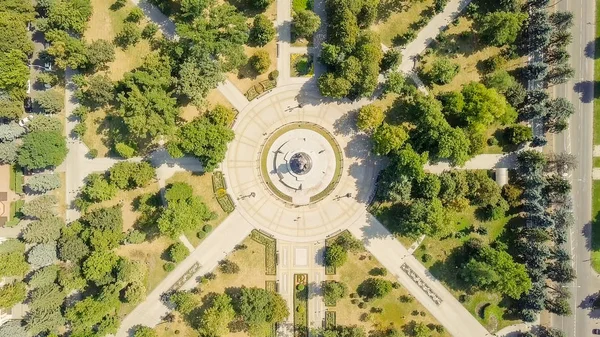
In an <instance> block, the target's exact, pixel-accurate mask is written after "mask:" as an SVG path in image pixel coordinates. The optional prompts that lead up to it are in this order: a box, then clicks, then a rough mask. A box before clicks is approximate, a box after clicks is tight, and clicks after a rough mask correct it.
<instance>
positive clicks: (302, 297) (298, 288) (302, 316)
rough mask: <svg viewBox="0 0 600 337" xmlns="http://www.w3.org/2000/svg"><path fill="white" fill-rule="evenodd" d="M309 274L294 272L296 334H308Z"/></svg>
mask: <svg viewBox="0 0 600 337" xmlns="http://www.w3.org/2000/svg"><path fill="white" fill-rule="evenodd" d="M307 308H308V274H294V336H295V337H307V336H308V310H307Z"/></svg>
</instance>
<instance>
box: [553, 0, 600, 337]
mask: <svg viewBox="0 0 600 337" xmlns="http://www.w3.org/2000/svg"><path fill="white" fill-rule="evenodd" d="M596 3H597V2H596V1H589V0H569V1H558V2H557V5H556V7H555V9H556V10H562V11H569V12H572V13H573V23H574V25H573V28H571V32H572V33H573V40H572V42H571V43H570V44H569V45H568V47H567V50H568V51H569V54H570V55H571V60H570V61H571V65H572V66H573V69H574V70H575V76H574V77H573V79H571V80H570V81H568V82H567V83H565V84H562V85H558V86H555V87H554V94H555V96H556V97H564V98H566V99H568V100H569V101H570V102H572V103H573V105H574V106H575V113H574V114H573V116H571V119H570V121H569V129H568V130H566V131H564V132H562V133H561V134H560V135H558V136H557V137H554V138H555V143H554V151H555V152H567V153H571V154H574V155H575V156H576V158H577V161H578V163H579V164H578V165H577V167H576V168H575V169H574V170H573V172H572V174H571V177H570V178H571V184H572V187H573V188H572V190H571V191H572V196H573V215H574V217H575V224H574V226H572V227H571V228H570V233H569V237H568V240H567V243H566V244H565V247H564V248H565V249H567V251H569V252H570V253H571V254H572V263H573V268H574V269H575V273H576V275H577V279H575V281H574V282H572V283H570V284H568V285H566V286H568V287H569V289H570V290H571V293H572V296H571V300H570V305H571V309H572V311H573V314H572V315H570V316H566V317H565V316H552V325H553V326H554V327H556V328H560V329H561V330H563V331H564V332H565V333H566V334H567V336H569V337H580V336H590V335H591V330H592V329H595V328H596V329H600V320H598V319H597V317H598V311H591V310H590V308H589V306H588V305H586V302H587V300H588V299H589V298H590V296H594V295H593V294H595V293H597V292H598V289H600V279H599V275H598V274H597V273H596V272H595V271H594V270H593V269H592V268H591V266H590V261H591V251H592V247H591V243H592V239H591V236H592V219H593V218H592V217H593V216H595V214H594V215H592V164H593V161H592V155H593V149H592V147H593V146H592V145H593V125H594V97H595V96H594V95H598V93H596V92H594V90H595V88H594V83H595V82H594V62H595V61H594V60H595V58H597V57H599V56H600V55H595V56H594V51H595V47H598V46H597V45H596V46H595V45H594V44H595V43H598V40H597V39H596V28H597V27H596V17H595V13H596V10H598V9H597V8H596ZM594 229H597V228H594Z"/></svg>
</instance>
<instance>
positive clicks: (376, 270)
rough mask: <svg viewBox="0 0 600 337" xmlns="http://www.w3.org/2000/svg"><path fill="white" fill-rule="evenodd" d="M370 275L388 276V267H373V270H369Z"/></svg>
mask: <svg viewBox="0 0 600 337" xmlns="http://www.w3.org/2000/svg"><path fill="white" fill-rule="evenodd" d="M369 275H372V276H386V275H387V269H385V268H373V269H371V271H369Z"/></svg>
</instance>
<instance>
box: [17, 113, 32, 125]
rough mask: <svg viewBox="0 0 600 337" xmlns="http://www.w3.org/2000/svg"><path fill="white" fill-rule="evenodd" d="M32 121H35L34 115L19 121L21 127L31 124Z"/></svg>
mask: <svg viewBox="0 0 600 337" xmlns="http://www.w3.org/2000/svg"><path fill="white" fill-rule="evenodd" d="M32 119H33V115H29V116H27V117H25V118H23V119H21V120H20V121H19V125H20V126H25V125H27V123H29V122H30V121H31V120H32Z"/></svg>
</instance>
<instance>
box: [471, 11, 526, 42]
mask: <svg viewBox="0 0 600 337" xmlns="http://www.w3.org/2000/svg"><path fill="white" fill-rule="evenodd" d="M526 19H527V14H525V13H519V12H513V13H510V12H494V13H489V14H487V15H485V16H483V17H482V18H481V20H479V22H478V25H479V27H478V29H479V32H480V34H481V37H482V39H483V40H484V41H485V42H487V43H488V44H490V45H492V46H496V47H502V46H505V45H510V44H513V43H514V42H515V41H516V40H517V37H518V35H519V33H520V32H521V28H522V26H523V23H524V22H525V20H526Z"/></svg>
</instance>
